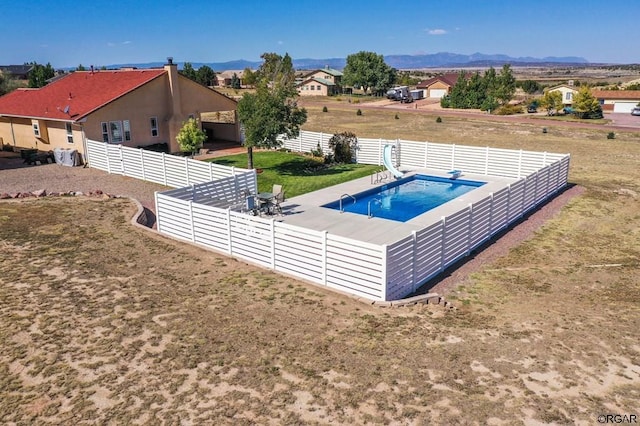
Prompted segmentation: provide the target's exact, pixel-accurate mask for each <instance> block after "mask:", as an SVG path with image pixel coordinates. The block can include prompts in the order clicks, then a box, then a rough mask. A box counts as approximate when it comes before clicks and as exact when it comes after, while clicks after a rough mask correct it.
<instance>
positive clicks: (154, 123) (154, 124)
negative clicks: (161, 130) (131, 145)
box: [151, 117, 158, 138]
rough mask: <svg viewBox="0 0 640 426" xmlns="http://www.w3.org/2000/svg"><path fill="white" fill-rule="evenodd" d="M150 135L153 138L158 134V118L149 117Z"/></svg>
mask: <svg viewBox="0 0 640 426" xmlns="http://www.w3.org/2000/svg"><path fill="white" fill-rule="evenodd" d="M151 136H153V137H154V138H155V137H157V136H158V119H157V118H156V117H151Z"/></svg>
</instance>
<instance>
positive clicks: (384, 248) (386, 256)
mask: <svg viewBox="0 0 640 426" xmlns="http://www.w3.org/2000/svg"><path fill="white" fill-rule="evenodd" d="M388 259H389V246H387V245H386V244H383V245H382V265H381V266H382V292H381V296H382V300H383V301H387V298H388V292H387V291H388V290H389V289H388V280H387V269H388V265H387V262H388V261H389V260H388Z"/></svg>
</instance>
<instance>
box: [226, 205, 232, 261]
mask: <svg viewBox="0 0 640 426" xmlns="http://www.w3.org/2000/svg"><path fill="white" fill-rule="evenodd" d="M227 246H228V248H227V251H228V252H229V255H233V245H232V244H231V207H229V208H227Z"/></svg>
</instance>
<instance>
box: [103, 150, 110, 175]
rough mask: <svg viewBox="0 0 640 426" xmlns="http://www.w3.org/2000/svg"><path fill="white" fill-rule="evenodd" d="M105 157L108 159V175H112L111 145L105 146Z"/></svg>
mask: <svg viewBox="0 0 640 426" xmlns="http://www.w3.org/2000/svg"><path fill="white" fill-rule="evenodd" d="M104 156H105V157H107V173H109V174H111V160H110V159H109V145H108V144H107V143H106V142H105V144H104Z"/></svg>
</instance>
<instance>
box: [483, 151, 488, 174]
mask: <svg viewBox="0 0 640 426" xmlns="http://www.w3.org/2000/svg"><path fill="white" fill-rule="evenodd" d="M486 151H487V152H486V154H485V159H484V174H485V175H488V174H489V147H487V149H486Z"/></svg>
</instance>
